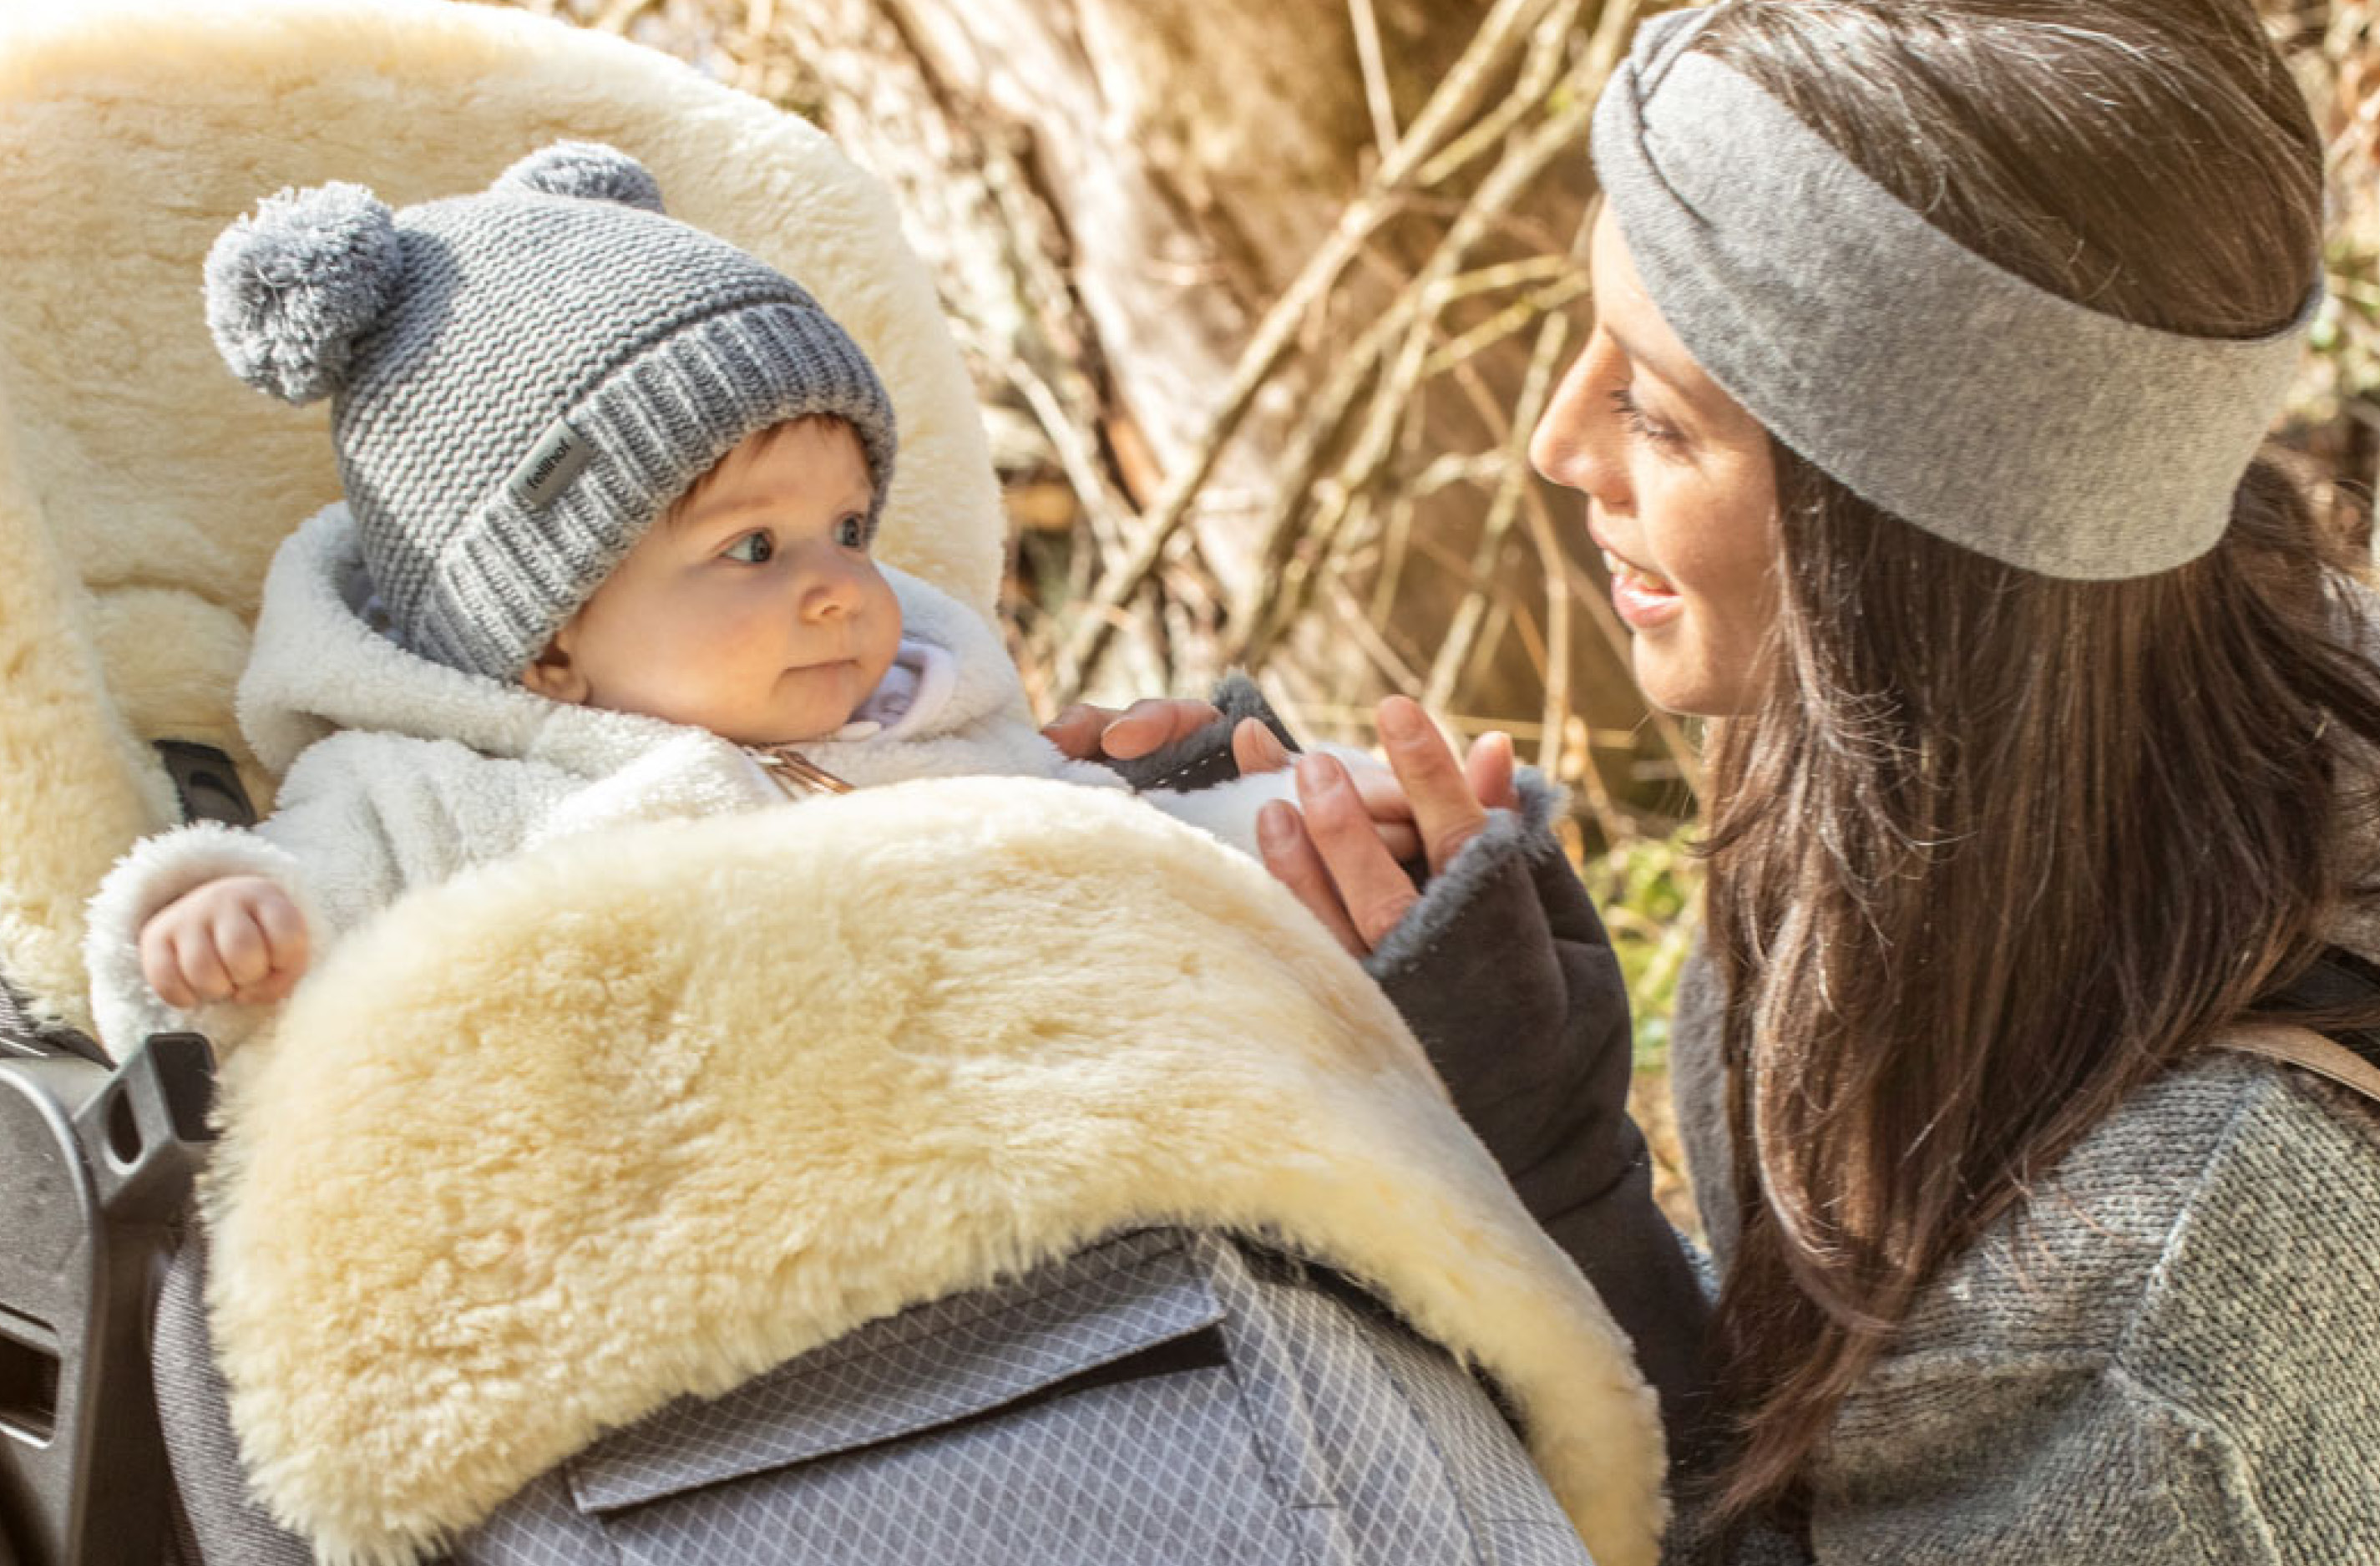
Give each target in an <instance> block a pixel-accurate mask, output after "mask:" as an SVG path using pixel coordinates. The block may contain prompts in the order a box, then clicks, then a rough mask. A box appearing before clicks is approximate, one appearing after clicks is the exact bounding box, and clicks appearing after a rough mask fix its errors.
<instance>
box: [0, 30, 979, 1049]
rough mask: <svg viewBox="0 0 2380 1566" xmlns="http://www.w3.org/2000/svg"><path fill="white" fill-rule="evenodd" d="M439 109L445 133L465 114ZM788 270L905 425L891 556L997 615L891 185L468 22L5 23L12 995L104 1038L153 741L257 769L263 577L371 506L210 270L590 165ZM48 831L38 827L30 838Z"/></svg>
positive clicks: (820, 148)
mask: <svg viewBox="0 0 2380 1566" xmlns="http://www.w3.org/2000/svg"><path fill="white" fill-rule="evenodd" d="M432 106H434V109H433V107H432ZM565 137H567V138H578V139H583V140H599V141H604V142H608V143H611V144H613V145H615V146H617V147H619V148H621V149H623V150H624V151H625V152H630V153H632V154H633V155H634V156H636V157H637V159H638V160H640V161H641V162H643V163H644V164H645V165H646V166H647V167H648V168H650V170H652V172H653V174H654V175H655V176H657V178H658V179H659V180H660V182H661V186H662V190H663V191H664V192H666V193H667V195H668V197H669V200H670V205H671V211H672V212H673V213H674V215H676V216H678V217H682V218H684V219H686V221H687V222H689V223H692V224H695V225H698V226H700V227H703V228H707V229H710V231H712V232H713V233H716V234H719V235H721V236H722V237H726V238H728V239H730V240H732V241H734V242H735V243H737V244H739V245H741V246H743V247H744V248H745V249H748V250H750V251H752V252H753V253H754V254H755V255H758V256H759V257H760V258H761V259H762V260H764V261H769V262H771V264H773V265H776V266H778V267H780V268H781V269H783V271H785V272H787V273H790V274H791V275H792V276H794V277H795V279H797V280H798V281H799V282H801V283H802V284H803V285H804V286H806V287H807V288H808V289H809V290H810V291H811V292H812V293H813V294H814V295H815V296H816V297H818V299H819V301H820V303H821V304H822V305H824V306H825V307H826V308H827V310H830V311H831V312H832V314H833V315H834V316H835V318H836V319H837V320H838V321H839V322H842V324H843V325H844V328H845V330H847V331H848V332H849V333H850V334H852V336H853V337H854V338H855V339H856V341H857V342H858V343H859V345H860V346H861V347H862V348H863V349H865V350H866V352H867V353H868V356H869V358H872V359H873V360H874V361H875V364H876V367H877V370H878V372H879V374H880V375H881V376H882V378H883V380H884V382H885V384H886V386H887V387H888V388H889V389H890V390H891V393H892V400H893V404H894V407H896V409H897V410H898V414H899V419H900V425H901V436H902V442H901V458H900V463H899V471H898V473H897V475H896V476H895V479H894V480H893V485H892V494H891V496H890V497H889V500H888V503H887V506H886V511H885V516H884V522H883V528H882V533H881V543H880V552H881V553H882V555H883V557H884V558H885V559H887V560H889V561H891V562H892V564H895V565H898V566H901V567H903V568H904V569H906V570H908V571H910V572H911V573H913V574H914V575H917V576H918V577H923V578H925V579H926V580H928V581H930V582H932V583H933V584H934V585H935V586H936V587H938V588H940V589H942V590H943V591H944V592H947V593H949V594H950V595H952V596H953V598H956V599H957V600H959V601H961V602H963V603H965V604H966V605H968V606H969V607H970V608H972V609H974V610H975V611H976V612H977V613H980V614H981V615H982V616H983V617H984V618H985V620H986V621H987V623H989V622H990V620H991V618H992V614H993V604H994V598H995V594H996V593H997V591H998V587H999V580H1000V569H1001V558H1002V548H1003V544H1004V540H1005V536H1006V535H1005V529H1004V526H1003V523H1002V516H1001V512H1000V497H999V490H998V485H997V482H996V480H995V479H994V476H993V474H992V470H991V464H990V455H989V453H988V448H987V447H986V445H985V443H984V436H983V430H982V425H981V421H980V419H978V417H977V413H976V408H975V403H974V395H973V390H972V387H971V386H970V384H969V382H968V379H967V374H966V370H965V365H964V364H963V363H962V361H961V360H960V358H959V355H958V351H957V348H956V346H954V345H953V342H952V340H951V337H950V334H949V332H948V330H947V328H946V327H945V326H944V325H943V322H942V320H941V314H940V310H939V306H938V304H937V301H936V298H935V296H934V289H933V284H932V280H931V278H930V277H929V274H928V273H927V272H926V269H925V267H924V265H923V263H921V262H920V261H918V260H917V257H916V256H915V255H914V254H913V253H912V252H911V251H910V250H909V249H908V247H907V246H906V245H905V243H904V242H903V240H902V238H901V235H900V220H899V215H898V213H897V212H895V211H894V209H893V207H892V201H891V200H890V198H889V196H888V195H887V193H886V192H885V190H884V189H883V188H882V187H881V186H880V184H879V183H878V182H877V181H876V180H875V179H874V178H873V177H872V176H868V175H867V174H865V173H864V172H862V171H861V170H859V169H858V168H856V167H855V166H854V165H853V164H851V163H850V161H849V160H848V159H846V158H844V155H843V154H842V153H841V152H839V151H838V150H837V149H836V148H835V147H834V146H833V144H832V143H831V142H830V141H828V140H827V139H826V137H825V136H824V135H823V133H821V132H820V131H819V130H818V129H817V128H816V127H813V126H810V125H808V124H807V123H806V122H804V121H802V120H800V119H797V118H795V117H794V116H792V115H786V114H784V113H782V112H781V111H779V110H777V109H775V108H773V107H771V105H769V104H767V103H762V102H760V101H759V100H758V99H755V98H751V97H747V96H746V95H744V94H742V93H739V92H736V91H732V90H730V89H728V88H726V87H723V86H722V85H720V84H719V83H717V82H715V81H711V80H710V79H706V78H704V77H702V76H700V75H699V74H698V73H697V72H695V71H694V70H693V69H692V68H691V67H687V66H685V65H683V64H681V63H680V62H678V61H675V60H673V59H671V58H669V57H668V56H666V55H661V54H658V53H656V52H654V51H652V50H649V49H643V48H639V47H637V46H636V45H634V44H631V43H628V42H625V41H623V40H621V39H618V38H614V37H612V36H609V35H606V34H602V33H598V32H593V31H589V30H579V29H574V28H569V27H565V26H563V25H561V24H560V23H557V22H552V21H547V20H542V19H540V18H536V17H532V16H530V15H528V14H527V13H525V12H521V11H516V10H506V9H497V8H494V7H491V6H468V5H456V4H453V3H451V0H239V3H238V4H237V5H231V4H225V3H223V0H9V3H7V4H5V5H0V211H6V212H7V213H8V214H9V220H8V222H6V224H0V272H5V273H6V276H7V278H8V282H9V285H8V287H7V289H6V290H5V291H0V560H5V561H6V562H7V564H8V568H7V569H6V571H0V667H5V668H6V669H7V670H8V676H7V700H6V703H5V704H0V735H5V740H6V743H5V747H0V754H5V756H6V762H5V764H0V821H5V822H6V823H7V824H8V826H9V828H10V830H9V831H7V832H0V969H5V971H6V973H7V975H8V976H9V977H10V978H11V980H12V981H14V982H15V983H17V984H18V986H19V987H20V988H23V989H30V991H31V992H32V996H33V1000H34V1002H35V1005H36V1009H37V1010H39V1011H41V1012H42V1013H43V1014H48V1015H53V1016H60V1017H64V1018H66V1019H67V1020H69V1021H72V1022H74V1023H76V1024H77V1025H79V1026H89V1023H90V1017H89V1014H88V1011H87V1009H86V1006H85V1003H84V999H83V997H84V995H85V993H86V990H87V988H88V986H87V983H86V976H85V974H84V972H83V970H82V965H81V962H80V958H79V941H80V929H79V926H80V908H81V904H82V901H83V899H84V898H86V897H88V896H89V895H90V894H91V889H92V888H93V887H95V886H96V885H97V884H98V882H99V880H100V878H101V876H102V875H103V873H104V872H105V871H106V869H107V867H108V865H109V864H110V863H111V862H112V861H113V860H114V859H115V857H116V856H118V855H120V854H121V853H123V851H124V850H125V849H126V848H127V847H128V846H129V845H130V844H131V842H132V840H133V839H134V838H135V837H137V836H139V835H140V833H142V832H153V831H155V830H157V829H158V828H160V827H163V826H165V825H167V824H169V823H170V822H171V821H172V820H173V819H174V800H173V796H172V793H171V790H170V789H169V787H168V786H167V784H166V781H165V778H164V773H163V771H161V770H160V768H159V767H158V766H157V764H156V761H155V759H154V757H153V756H152V755H151V754H150V752H149V749H148V742H149V741H151V740H152V739H160V738H171V739H188V740H197V741H200V742H202V743H205V744H210V745H214V746H217V747H221V748H224V749H225V750H227V751H229V752H230V753H231V754H232V755H233V756H234V757H235V758H236V759H238V760H239V761H240V762H241V763H242V770H243V774H244V776H245V777H246V778H247V780H248V782H249V787H250V791H251V793H253V794H254V795H256V796H257V802H258V804H259V806H260V807H263V806H265V805H268V804H269V803H270V795H271V792H272V779H271V777H270V776H269V775H268V774H267V773H266V772H264V771H262V770H261V769H259V768H257V767H255V766H254V765H253V764H252V762H251V760H250V759H249V757H248V756H247V755H246V752H245V749H244V747H243V746H242V744H241V741H240V738H239V734H238V732H237V728H236V727H235V726H234V724H233V722H232V717H231V702H232V686H233V683H234V682H235V681H236V680H237V677H238V674H239V670H240V666H241V663H242V662H243V661H244V660H245V657H246V653H247V628H248V626H249V624H250V623H251V622H252V621H253V619H254V617H255V612H256V603H257V592H258V588H259V585H260V584H261V582H262V580H263V578H264V571H265V565H266V563H267V561H268V560H270V558H271V557H272V553H273V549H274V547H275V546H276V545H277V544H279V542H280V541H281V540H282V538H283V537H284V536H285V535H286V534H287V533H289V532H290V531H291V530H292V529H293V528H296V527H297V525H298V524H299V523H300V522H301V521H303V520H304V519H305V518H306V517H308V516H310V515H312V514H313V513H315V512H316V511H318V510H320V509H321V508H322V506H323V505H324V504H328V503H329V502H331V501H334V500H335V499H337V498H338V494H339V487H338V476H337V474H336V472H335V471H334V468H333V466H332V459H331V448H330V443H329V440H328V439H327V437H326V434H325V423H324V414H323V410H322V408H321V407H314V408H311V409H297V408H292V407H285V406H283V405H280V404H277V403H274V402H273V400H272V399H270V398H265V397H260V396H257V395H254V394H252V393H249V392H248V391H247V390H246V389H245V388H243V387H241V386H240V385H239V383H238V382H237V381H235V380H234V379H233V378H232V376H231V373H230V372H229V371H228V370H225V368H224V364H223V361H222V359H221V358H220V356H218V355H217V353H216V352H215V349H214V347H213V346H212V343H210V342H209V341H208V337H207V329H206V322H205V320H204V319H203V315H202V311H201V308H200V297H199V292H198V290H199V279H200V263H201V261H202V260H203V258H204V257H205V255H206V251H207V247H208V246H209V244H211V243H212V241H213V239H214V237H215V236H216V235H217V234H218V233H219V232H220V231H221V230H222V229H223V227H224V225H225V224H227V223H229V222H230V221H231V220H232V219H233V218H235V217H237V216H238V215H239V214H240V213H242V212H247V211H249V209H251V208H253V207H254V206H255V204H256V203H257V201H258V200H261V198H263V197H265V196H267V195H269V194H271V193H272V192H273V191H275V190H278V189H280V188H283V187H285V186H301V187H302V186H309V185H318V184H321V183H322V182H324V181H326V180H332V179H347V180H356V181H358V182H360V183H363V184H366V185H369V186H370V187H372V188H374V189H376V190H378V191H379V192H380V193H381V194H382V195H383V197H385V198H386V199H387V200H391V201H394V202H398V203H404V202H410V201H416V200H426V199H429V198H431V197H435V196H443V195H450V194H455V193H459V192H465V191H470V190H476V189H480V188H484V187H485V186H486V185H487V183H488V181H489V180H491V179H492V178H493V177H494V176H495V175H496V174H497V173H498V172H499V171H501V170H502V169H503V168H504V166H505V165H506V164H509V163H510V162H512V161H513V160H514V159H515V158H517V157H518V156H520V155H521V154H522V153H524V152H528V151H530V150H531V149H533V148H536V147H540V146H543V145H545V144H547V143H548V142H551V141H553V140H558V139H562V138H565ZM28 829H32V830H28Z"/></svg>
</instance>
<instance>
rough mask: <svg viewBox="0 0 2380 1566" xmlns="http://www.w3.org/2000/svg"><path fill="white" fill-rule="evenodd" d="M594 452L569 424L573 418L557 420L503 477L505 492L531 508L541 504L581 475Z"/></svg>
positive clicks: (546, 428) (537, 507)
mask: <svg viewBox="0 0 2380 1566" xmlns="http://www.w3.org/2000/svg"><path fill="white" fill-rule="evenodd" d="M591 455H593V452H592V450H591V449H590V448H589V445H588V444H587V438H586V437H585V436H583V435H581V434H580V433H579V432H578V431H576V430H573V429H572V428H571V427H570V421H569V420H568V419H555V420H554V421H553V423H551V424H549V425H547V426H546V427H545V433H544V434H542V435H540V436H539V437H538V441H537V444H535V445H533V446H531V447H530V448H529V452H528V455H527V456H525V457H523V458H522V459H521V465H520V466H519V467H516V468H514V469H513V475H512V477H511V478H509V479H507V480H504V490H505V492H507V493H508V494H510V495H511V496H512V497H513V499H514V500H515V501H516V502H517V503H519V504H521V505H522V506H525V507H526V508H528V510H530V511H536V510H538V509H540V507H542V506H543V505H544V504H546V503H547V502H548V501H551V500H552V499H553V497H554V496H555V495H558V494H560V493H561V492H563V490H564V489H565V487H567V486H568V484H569V483H570V480H573V479H576V478H577V477H578V475H579V473H580V472H581V471H582V470H583V469H584V468H585V467H586V466H587V462H588V458H589V457H590V456H591Z"/></svg>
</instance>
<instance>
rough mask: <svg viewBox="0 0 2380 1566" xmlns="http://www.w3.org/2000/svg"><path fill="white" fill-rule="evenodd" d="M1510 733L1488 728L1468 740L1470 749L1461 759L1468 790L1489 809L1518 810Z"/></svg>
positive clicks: (1519, 803) (1519, 801) (1519, 805)
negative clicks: (1513, 781) (1483, 732)
mask: <svg viewBox="0 0 2380 1566" xmlns="http://www.w3.org/2000/svg"><path fill="white" fill-rule="evenodd" d="M1512 769H1513V761H1512V735H1511V734H1506V733H1505V732H1504V731H1503V730H1501V729H1490V730H1488V732H1487V733H1486V734H1481V735H1480V736H1479V737H1478V738H1477V739H1475V740H1473V741H1472V742H1471V753H1470V754H1469V755H1468V756H1466V757H1464V758H1463V777H1464V778H1465V779H1466V780H1467V781H1468V782H1469V783H1470V784H1471V793H1472V795H1473V796H1474V797H1475V798H1476V799H1477V800H1478V801H1479V803H1480V804H1482V805H1485V806H1486V807H1488V808H1489V809H1490V810H1517V809H1519V808H1520V807H1521V797H1520V795H1519V793H1518V792H1517V791H1516V790H1515V789H1514V788H1513V786H1512Z"/></svg>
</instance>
